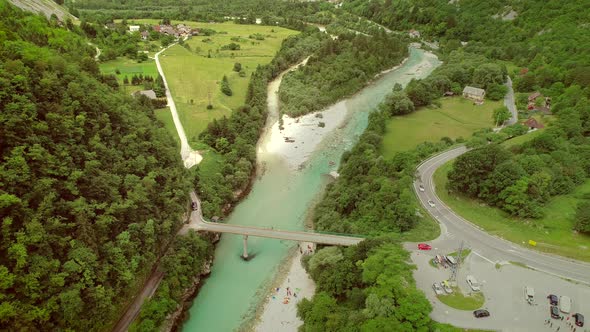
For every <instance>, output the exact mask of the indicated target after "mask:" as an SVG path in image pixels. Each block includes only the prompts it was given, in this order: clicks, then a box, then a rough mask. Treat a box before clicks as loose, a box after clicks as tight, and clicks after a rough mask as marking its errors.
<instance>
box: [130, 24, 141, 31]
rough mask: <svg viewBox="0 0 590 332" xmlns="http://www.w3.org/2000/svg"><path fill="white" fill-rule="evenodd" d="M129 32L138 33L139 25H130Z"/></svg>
mask: <svg viewBox="0 0 590 332" xmlns="http://www.w3.org/2000/svg"><path fill="white" fill-rule="evenodd" d="M129 32H139V25H130V26H129Z"/></svg>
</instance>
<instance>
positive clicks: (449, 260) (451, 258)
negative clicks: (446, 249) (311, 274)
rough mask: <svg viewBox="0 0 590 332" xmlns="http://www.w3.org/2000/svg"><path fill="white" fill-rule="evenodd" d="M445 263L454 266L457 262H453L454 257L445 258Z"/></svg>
mask: <svg viewBox="0 0 590 332" xmlns="http://www.w3.org/2000/svg"><path fill="white" fill-rule="evenodd" d="M446 259H447V262H449V264H451V265H456V264H457V261H456V260H455V257H453V256H446Z"/></svg>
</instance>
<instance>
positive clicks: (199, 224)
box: [181, 191, 364, 246]
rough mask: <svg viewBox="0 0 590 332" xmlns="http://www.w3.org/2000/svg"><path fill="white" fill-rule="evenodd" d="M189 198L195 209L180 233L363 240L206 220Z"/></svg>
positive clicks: (342, 243)
mask: <svg viewBox="0 0 590 332" xmlns="http://www.w3.org/2000/svg"><path fill="white" fill-rule="evenodd" d="M191 199H192V201H193V202H197V209H196V210H195V211H192V213H191V219H190V222H189V223H188V224H187V225H185V227H183V230H181V234H183V233H186V232H188V230H189V229H194V230H197V231H209V232H217V233H230V234H239V235H248V236H258V237H266V238H273V239H280V240H290V241H299V242H313V243H319V244H327V245H339V246H350V245H354V244H357V243H359V242H361V241H362V240H364V238H361V237H353V236H340V235H332V234H320V233H312V232H301V231H285V230H278V229H272V228H262V227H255V226H243V225H230V224H222V223H214V222H207V221H205V220H204V219H203V216H202V214H201V203H200V201H199V199H198V197H197V195H196V194H195V192H194V191H193V192H191Z"/></svg>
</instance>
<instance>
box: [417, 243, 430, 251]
mask: <svg viewBox="0 0 590 332" xmlns="http://www.w3.org/2000/svg"><path fill="white" fill-rule="evenodd" d="M418 249H420V250H430V249H432V247H431V246H430V245H428V244H426V243H418Z"/></svg>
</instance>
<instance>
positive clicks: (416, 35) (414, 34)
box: [408, 29, 420, 38]
mask: <svg viewBox="0 0 590 332" xmlns="http://www.w3.org/2000/svg"><path fill="white" fill-rule="evenodd" d="M408 35H410V38H420V31H418V30H414V29H412V30H410V32H409V33H408Z"/></svg>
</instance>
